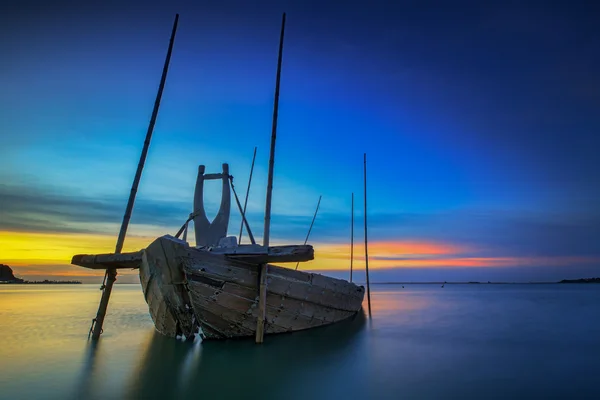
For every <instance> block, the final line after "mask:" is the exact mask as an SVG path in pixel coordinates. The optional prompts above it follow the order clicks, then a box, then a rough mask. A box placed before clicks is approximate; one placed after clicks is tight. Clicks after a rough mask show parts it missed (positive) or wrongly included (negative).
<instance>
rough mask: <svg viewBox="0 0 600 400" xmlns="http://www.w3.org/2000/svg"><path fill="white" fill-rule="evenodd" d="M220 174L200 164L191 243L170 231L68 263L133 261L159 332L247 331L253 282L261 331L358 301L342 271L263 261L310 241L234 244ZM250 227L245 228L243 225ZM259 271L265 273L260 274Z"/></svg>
mask: <svg viewBox="0 0 600 400" xmlns="http://www.w3.org/2000/svg"><path fill="white" fill-rule="evenodd" d="M228 170H229V169H228V166H227V164H224V165H223V173H222V174H208V175H205V174H204V166H200V168H199V174H198V179H197V182H196V193H195V198H194V208H195V211H194V213H192V215H193V218H192V220H193V221H194V223H195V228H196V229H195V231H196V244H197V245H196V246H190V245H189V244H188V243H187V242H186V241H184V240H182V239H179V238H176V237H174V236H170V235H165V236H162V237H159V238H157V239H156V240H154V242H152V243H151V244H150V245H149V246H148V247H147V248H145V249H144V250H141V251H138V252H133V253H122V254H101V255H76V256H74V257H73V260H72V263H73V264H75V265H79V266H83V267H87V268H94V269H106V268H139V274H140V281H141V284H142V289H143V291H144V296H145V299H146V302H147V303H148V308H149V310H150V315H151V316H152V320H153V321H154V325H155V327H156V329H157V330H158V331H159V332H160V333H162V334H164V335H167V336H171V337H179V338H189V337H193V336H194V335H196V334H197V335H200V336H201V337H202V338H204V339H226V338H236V337H247V336H255V335H256V331H257V326H258V325H259V320H260V304H259V303H260V289H261V282H264V284H265V286H266V296H265V310H264V311H265V312H264V333H265V334H273V333H283V332H293V331H299V330H303V329H307V328H313V327H318V326H322V325H327V324H331V323H334V322H337V321H341V320H343V319H346V318H348V317H350V316H352V315H354V314H355V313H356V312H357V311H359V310H360V309H361V306H362V301H363V298H364V295H365V290H364V287H363V286H357V285H355V284H354V283H350V282H347V281H345V280H342V279H335V278H331V277H327V276H324V275H320V274H316V273H309V272H304V271H297V270H293V269H290V268H284V267H280V266H276V265H271V264H267V265H266V268H264V269H263V268H262V266H263V265H265V263H270V262H302V261H309V260H312V259H313V258H314V250H313V247H312V246H310V245H291V246H270V247H269V248H268V251H267V249H265V248H264V247H263V246H260V245H257V244H249V245H238V244H237V243H236V242H237V240H236V239H237V238H236V237H235V236H229V237H228V236H225V234H226V232H227V227H228V224H229V211H230V197H231V196H230V185H229V184H228V183H229V179H230V177H229V175H228ZM206 179H222V180H223V194H222V199H221V207H220V209H219V212H218V213H217V217H216V218H215V220H214V221H213V222H212V223H209V222H208V219H207V218H206V213H205V211H204V202H203V188H204V181H205V180H206ZM249 232H251V231H249ZM262 271H266V277H265V279H261V278H262V277H261V273H262Z"/></svg>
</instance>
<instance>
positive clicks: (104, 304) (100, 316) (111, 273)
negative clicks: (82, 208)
mask: <svg viewBox="0 0 600 400" xmlns="http://www.w3.org/2000/svg"><path fill="white" fill-rule="evenodd" d="M178 21H179V14H175V22H174V23H173V30H172V32H171V40H170V41H169V49H168V50H167V57H166V59H165V64H164V66H163V71H162V76H161V78H160V85H159V87H158V93H157V95H156V100H155V102H154V109H153V110H152V116H151V117H150V124H149V125H148V131H147V132H146V140H144V147H143V149H142V154H141V156H140V161H139V163H138V166H137V171H136V172H135V177H134V179H133V184H132V185H131V192H130V193H129V200H128V201H127V207H126V208H125V215H124V216H123V222H122V223H121V230H120V231H119V237H118V239H117V245H116V247H115V253H116V254H118V253H120V252H121V250H122V249H123V243H124V242H125V235H126V234H127V227H128V226H129V220H130V219H131V212H132V210H133V204H134V202H135V196H136V194H137V190H138V186H139V183H140V178H141V177H142V170H143V169H144V163H145V162H146V155H147V154H148V147H149V146H150V139H152V132H153V131H154V124H155V123H156V117H157V116H158V109H159V107H160V100H161V98H162V93H163V89H164V87H165V81H166V79H167V72H168V70H169V63H170V61H171V53H172V51H173V43H174V42H175V33H176V31H177V22H178ZM104 279H105V281H106V285H105V286H104V291H103V292H102V298H101V299H100V306H99V307H98V313H97V314H96V318H95V320H94V321H95V324H94V326H93V329H94V332H93V334H92V339H98V338H99V337H100V334H101V333H102V324H103V323H104V317H105V316H106V309H107V308H108V300H109V299H110V293H111V291H112V287H113V284H114V283H115V281H116V280H117V270H116V269H115V268H110V269H108V270H106V275H105V277H104Z"/></svg>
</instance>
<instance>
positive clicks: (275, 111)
mask: <svg viewBox="0 0 600 400" xmlns="http://www.w3.org/2000/svg"><path fill="white" fill-rule="evenodd" d="M284 31H285V13H283V17H282V20H281V35H280V37H279V57H278V58H277V77H276V78H275V103H274V105H273V125H272V127H271V151H270V153H269V177H268V180H267V201H266V203H265V230H264V235H263V246H265V247H268V246H269V230H270V228H271V198H272V194H273V168H274V166H275V140H276V139H277V116H278V113H279V82H280V81H281V61H282V59H283V35H284Z"/></svg>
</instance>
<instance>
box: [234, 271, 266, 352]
mask: <svg viewBox="0 0 600 400" xmlns="http://www.w3.org/2000/svg"><path fill="white" fill-rule="evenodd" d="M268 270H269V264H261V265H260V274H259V276H260V277H259V280H258V282H259V284H258V315H257V317H256V336H255V341H256V343H262V342H263V340H264V337H265V322H266V318H267V274H268ZM238 298H239V299H243V297H238Z"/></svg>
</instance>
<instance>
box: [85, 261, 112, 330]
mask: <svg viewBox="0 0 600 400" xmlns="http://www.w3.org/2000/svg"><path fill="white" fill-rule="evenodd" d="M107 277H108V270H106V271H104V280H102V285H100V290H102V291H104V289H106V278H107ZM95 325H96V318H94V319H92V326H90V331H89V332H88V339H89V338H90V335H91V334H92V332H93V331H94V326H95ZM102 331H103V330H102V329H100V334H102Z"/></svg>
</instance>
